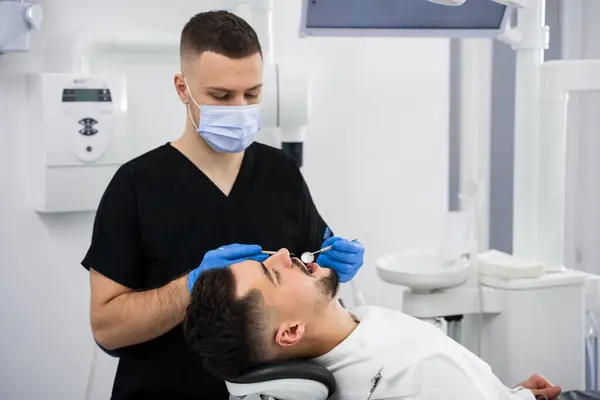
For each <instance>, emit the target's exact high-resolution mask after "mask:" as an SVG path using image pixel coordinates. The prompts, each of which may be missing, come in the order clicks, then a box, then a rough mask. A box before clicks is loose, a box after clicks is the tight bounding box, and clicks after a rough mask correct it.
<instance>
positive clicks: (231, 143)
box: [185, 80, 262, 153]
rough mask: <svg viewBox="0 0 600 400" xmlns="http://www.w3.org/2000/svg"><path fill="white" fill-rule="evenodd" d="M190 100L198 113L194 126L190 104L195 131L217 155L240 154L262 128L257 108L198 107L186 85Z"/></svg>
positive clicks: (258, 108) (193, 122) (250, 106)
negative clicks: (197, 119) (198, 117)
mask: <svg viewBox="0 0 600 400" xmlns="http://www.w3.org/2000/svg"><path fill="white" fill-rule="evenodd" d="M185 85H186V87H187V91H188V94H189V95H190V98H191V99H192V101H193V102H194V104H195V105H196V107H198V109H199V110H200V121H199V123H198V124H196V121H194V116H193V115H192V110H191V108H190V104H188V113H189V114H190V119H191V120H192V124H194V128H196V130H197V131H198V134H199V135H200V136H202V138H203V139H204V141H205V142H206V143H208V145H209V146H210V147H211V148H212V149H213V150H215V151H218V152H219V153H240V152H242V151H244V150H246V149H247V148H248V146H250V145H251V144H252V143H253V142H254V138H255V136H256V133H257V132H258V131H259V130H260V129H261V128H262V122H261V118H260V105H259V104H253V105H248V106H209V105H202V106H201V105H199V104H198V103H197V102H196V99H194V96H192V92H191V91H190V88H189V86H188V84H187V80H186V82H185Z"/></svg>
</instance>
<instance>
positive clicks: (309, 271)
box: [292, 258, 314, 276]
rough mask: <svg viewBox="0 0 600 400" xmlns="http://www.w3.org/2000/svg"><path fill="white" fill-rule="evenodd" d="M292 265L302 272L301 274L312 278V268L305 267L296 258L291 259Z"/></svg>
mask: <svg viewBox="0 0 600 400" xmlns="http://www.w3.org/2000/svg"><path fill="white" fill-rule="evenodd" d="M292 263H293V264H294V265H295V266H296V267H298V268H300V269H301V270H302V272H304V273H305V274H307V275H310V276H312V274H313V272H314V271H313V268H312V267H311V266H310V265H308V266H307V265H305V264H304V263H303V262H302V261H300V260H299V259H297V258H292Z"/></svg>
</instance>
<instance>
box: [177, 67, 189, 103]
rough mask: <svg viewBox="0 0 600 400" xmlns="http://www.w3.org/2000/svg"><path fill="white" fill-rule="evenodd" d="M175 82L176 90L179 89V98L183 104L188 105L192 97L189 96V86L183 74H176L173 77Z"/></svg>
mask: <svg viewBox="0 0 600 400" xmlns="http://www.w3.org/2000/svg"><path fill="white" fill-rule="evenodd" d="M173 83H174V84H175V90H176V91H177V96H178V97H179V100H180V101H181V102H182V103H183V104H186V105H187V104H188V103H189V102H190V98H189V96H188V92H187V86H186V84H185V78H184V76H183V74H176V75H175V76H174V77H173Z"/></svg>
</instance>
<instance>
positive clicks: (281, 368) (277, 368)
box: [227, 361, 336, 396]
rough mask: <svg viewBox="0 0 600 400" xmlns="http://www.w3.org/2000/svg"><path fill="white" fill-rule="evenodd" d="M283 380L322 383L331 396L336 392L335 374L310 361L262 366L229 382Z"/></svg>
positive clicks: (245, 382)
mask: <svg viewBox="0 0 600 400" xmlns="http://www.w3.org/2000/svg"><path fill="white" fill-rule="evenodd" d="M281 379H306V380H311V381H316V382H320V383H322V384H323V385H325V386H326V387H327V389H328V390H329V395H330V396H331V395H333V393H335V390H336V383H335V378H334V377H333V374H332V373H331V372H329V370H328V369H327V368H325V367H323V366H321V365H318V364H315V363H313V362H310V361H286V362H282V363H277V364H272V365H265V366H261V367H258V368H255V369H253V370H251V371H249V372H247V373H245V374H243V375H241V376H239V377H237V378H234V379H227V382H231V383H236V384H249V383H260V382H265V381H274V380H281Z"/></svg>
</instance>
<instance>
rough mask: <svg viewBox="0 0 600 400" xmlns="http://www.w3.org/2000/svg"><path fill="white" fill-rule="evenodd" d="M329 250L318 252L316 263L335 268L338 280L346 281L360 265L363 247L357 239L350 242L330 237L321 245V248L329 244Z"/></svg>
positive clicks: (362, 258) (362, 260)
mask: <svg viewBox="0 0 600 400" xmlns="http://www.w3.org/2000/svg"><path fill="white" fill-rule="evenodd" d="M331 245H333V248H332V249H331V250H328V251H325V252H323V253H320V254H319V258H318V259H317V264H319V265H320V266H321V267H325V268H330V269H333V270H335V271H336V272H337V273H338V275H339V277H340V282H342V283H346V282H348V281H350V280H351V279H352V278H354V275H356V273H357V272H358V270H359V269H360V267H362V265H363V262H364V256H365V247H364V246H363V245H362V243H360V242H359V241H354V242H351V241H349V240H346V239H342V238H340V237H336V236H334V237H330V238H329V239H327V240H326V241H325V242H323V244H322V245H321V248H324V247H327V246H331Z"/></svg>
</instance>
